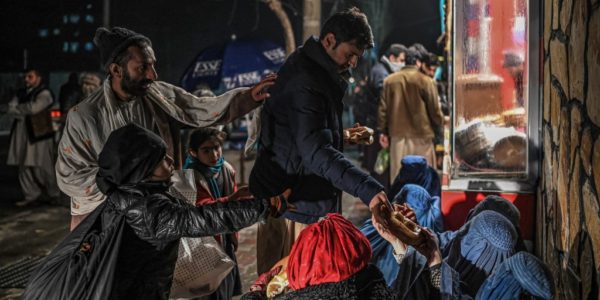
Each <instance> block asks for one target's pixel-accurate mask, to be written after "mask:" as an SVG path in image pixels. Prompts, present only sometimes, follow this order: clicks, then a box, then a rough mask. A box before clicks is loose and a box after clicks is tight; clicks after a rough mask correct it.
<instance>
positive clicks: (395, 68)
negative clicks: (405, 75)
mask: <svg viewBox="0 0 600 300" xmlns="http://www.w3.org/2000/svg"><path fill="white" fill-rule="evenodd" d="M405 65H406V64H405V63H404V62H391V61H390V66H391V67H392V70H393V71H394V72H397V71H399V70H400V69H402V68H403V67H404V66H405Z"/></svg>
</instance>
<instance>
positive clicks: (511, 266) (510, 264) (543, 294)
mask: <svg viewBox="0 0 600 300" xmlns="http://www.w3.org/2000/svg"><path fill="white" fill-rule="evenodd" d="M525 293H526V294H529V295H531V296H533V297H535V298H536V299H554V281H553V279H552V274H551V273H550V270H549V269H548V267H546V265H545V264H544V263H543V262H542V261H541V260H539V259H538V258H537V257H535V256H533V255H532V254H530V253H527V252H519V253H517V254H515V255H513V256H511V257H510V258H509V259H507V260H506V261H504V262H503V263H502V264H501V265H500V266H499V267H498V268H497V269H496V270H495V271H494V273H493V274H492V275H491V276H490V277H489V278H488V279H487V280H486V281H485V282H484V283H483V285H482V286H481V288H479V292H478V293H477V297H476V299H499V300H513V299H514V300H518V299H521V295H522V294H525Z"/></svg>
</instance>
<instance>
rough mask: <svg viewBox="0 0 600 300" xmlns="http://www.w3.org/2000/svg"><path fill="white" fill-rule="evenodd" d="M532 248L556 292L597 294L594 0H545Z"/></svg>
mask: <svg viewBox="0 0 600 300" xmlns="http://www.w3.org/2000/svg"><path fill="white" fill-rule="evenodd" d="M543 3H544V5H543V6H544V8H543V9H544V11H543V16H544V23H543V46H544V52H543V54H544V56H543V66H544V67H543V74H544V78H543V89H542V90H543V98H542V99H543V100H542V107H543V127H542V134H543V147H544V149H543V162H542V170H541V171H542V180H541V181H540V185H539V197H538V199H540V201H539V202H538V206H537V220H538V222H537V224H538V225H537V226H538V228H537V230H536V231H537V236H536V251H537V254H538V255H539V256H540V257H541V258H542V259H543V260H544V261H545V262H546V263H548V265H549V266H550V268H551V270H552V273H553V274H554V278H555V285H556V291H557V299H600V290H599V282H600V203H599V199H598V195H599V192H600V34H599V33H598V32H599V31H600V4H599V2H598V1H594V0H548V1H543Z"/></svg>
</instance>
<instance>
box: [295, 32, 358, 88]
mask: <svg viewBox="0 0 600 300" xmlns="http://www.w3.org/2000/svg"><path fill="white" fill-rule="evenodd" d="M300 51H302V52H304V54H305V55H306V56H308V58H310V59H311V60H312V61H314V62H315V63H316V64H318V65H319V66H320V67H321V68H323V69H325V71H327V74H329V76H330V77H331V79H333V81H334V82H336V83H337V84H338V86H339V87H340V88H341V89H342V90H344V91H345V90H346V88H347V87H348V79H350V71H344V72H341V73H340V72H339V67H338V65H337V64H336V63H335V62H334V61H333V59H331V57H329V55H328V54H327V52H325V49H323V45H322V44H321V42H320V41H319V39H318V38H317V37H315V36H312V37H310V38H308V40H306V42H305V43H304V46H302V47H301V50H300Z"/></svg>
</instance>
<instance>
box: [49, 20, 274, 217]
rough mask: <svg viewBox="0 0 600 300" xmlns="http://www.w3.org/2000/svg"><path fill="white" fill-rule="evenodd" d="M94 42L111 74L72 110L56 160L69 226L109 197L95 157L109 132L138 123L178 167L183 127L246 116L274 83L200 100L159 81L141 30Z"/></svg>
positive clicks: (107, 34)
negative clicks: (67, 202)
mask: <svg viewBox="0 0 600 300" xmlns="http://www.w3.org/2000/svg"><path fill="white" fill-rule="evenodd" d="M94 43H95V44H96V46H97V47H98V49H99V50H100V58H101V63H102V65H103V67H104V70H105V71H106V73H107V74H108V77H107V78H106V79H105V80H104V83H103V84H102V86H101V87H100V89H99V90H98V91H96V92H94V93H92V94H90V95H89V96H88V97H87V98H86V99H84V100H83V101H82V102H80V103H79V104H77V105H76V106H74V107H73V108H71V110H70V111H69V113H68V115H67V121H66V123H65V129H64V132H63V135H62V138H61V140H60V144H59V147H58V161H57V163H56V175H57V180H58V185H59V187H60V189H61V190H62V191H63V192H64V193H65V194H67V195H69V196H70V197H71V215H72V219H71V229H73V228H75V226H77V225H78V224H79V223H80V222H81V221H82V220H83V219H84V218H85V217H86V216H87V215H88V214H89V213H90V212H91V211H92V210H94V208H96V207H97V206H98V205H100V203H102V202H103V201H104V200H105V199H106V196H105V195H104V194H103V193H102V192H101V191H100V190H99V189H98V186H97V185H96V181H95V178H96V173H97V171H98V154H99V153H100V150H101V149H102V147H103V146H104V143H105V142H106V139H107V138H108V136H109V135H110V133H111V132H112V131H114V130H116V129H119V128H121V127H123V126H125V125H127V124H130V123H133V124H136V125H138V126H140V127H142V128H145V129H148V130H151V131H153V132H155V133H157V134H159V135H160V137H161V138H162V139H163V140H164V141H165V142H166V143H167V154H169V155H170V156H171V157H173V159H174V166H175V168H180V167H181V161H182V159H181V153H182V151H181V143H180V136H179V130H180V127H182V126H188V127H191V128H198V127H206V126H211V125H213V124H217V123H227V122H230V121H232V120H233V119H235V118H237V117H239V116H243V115H244V114H246V113H248V112H249V111H251V110H252V109H254V108H256V107H258V106H259V105H260V104H261V103H262V101H263V100H264V99H266V98H267V97H269V94H268V93H263V92H262V90H263V89H264V88H265V87H267V86H269V85H272V84H273V80H274V77H268V78H267V79H265V80H263V81H261V82H260V83H258V84H257V85H255V86H253V87H252V88H250V89H248V88H239V89H234V90H232V91H229V92H227V93H225V94H223V95H221V96H218V97H196V96H194V95H192V94H190V93H187V92H186V91H185V90H183V89H181V88H179V87H176V86H173V85H171V84H168V83H166V82H162V81H157V79H158V74H157V72H156V70H155V68H154V64H155V63H156V57H155V56H154V50H153V49H152V42H151V41H150V39H148V38H147V37H145V36H144V35H141V34H139V33H136V32H134V31H131V30H129V29H126V28H121V27H114V28H112V29H111V30H109V29H106V28H103V27H102V28H98V30H97V31H96V35H95V37H94Z"/></svg>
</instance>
